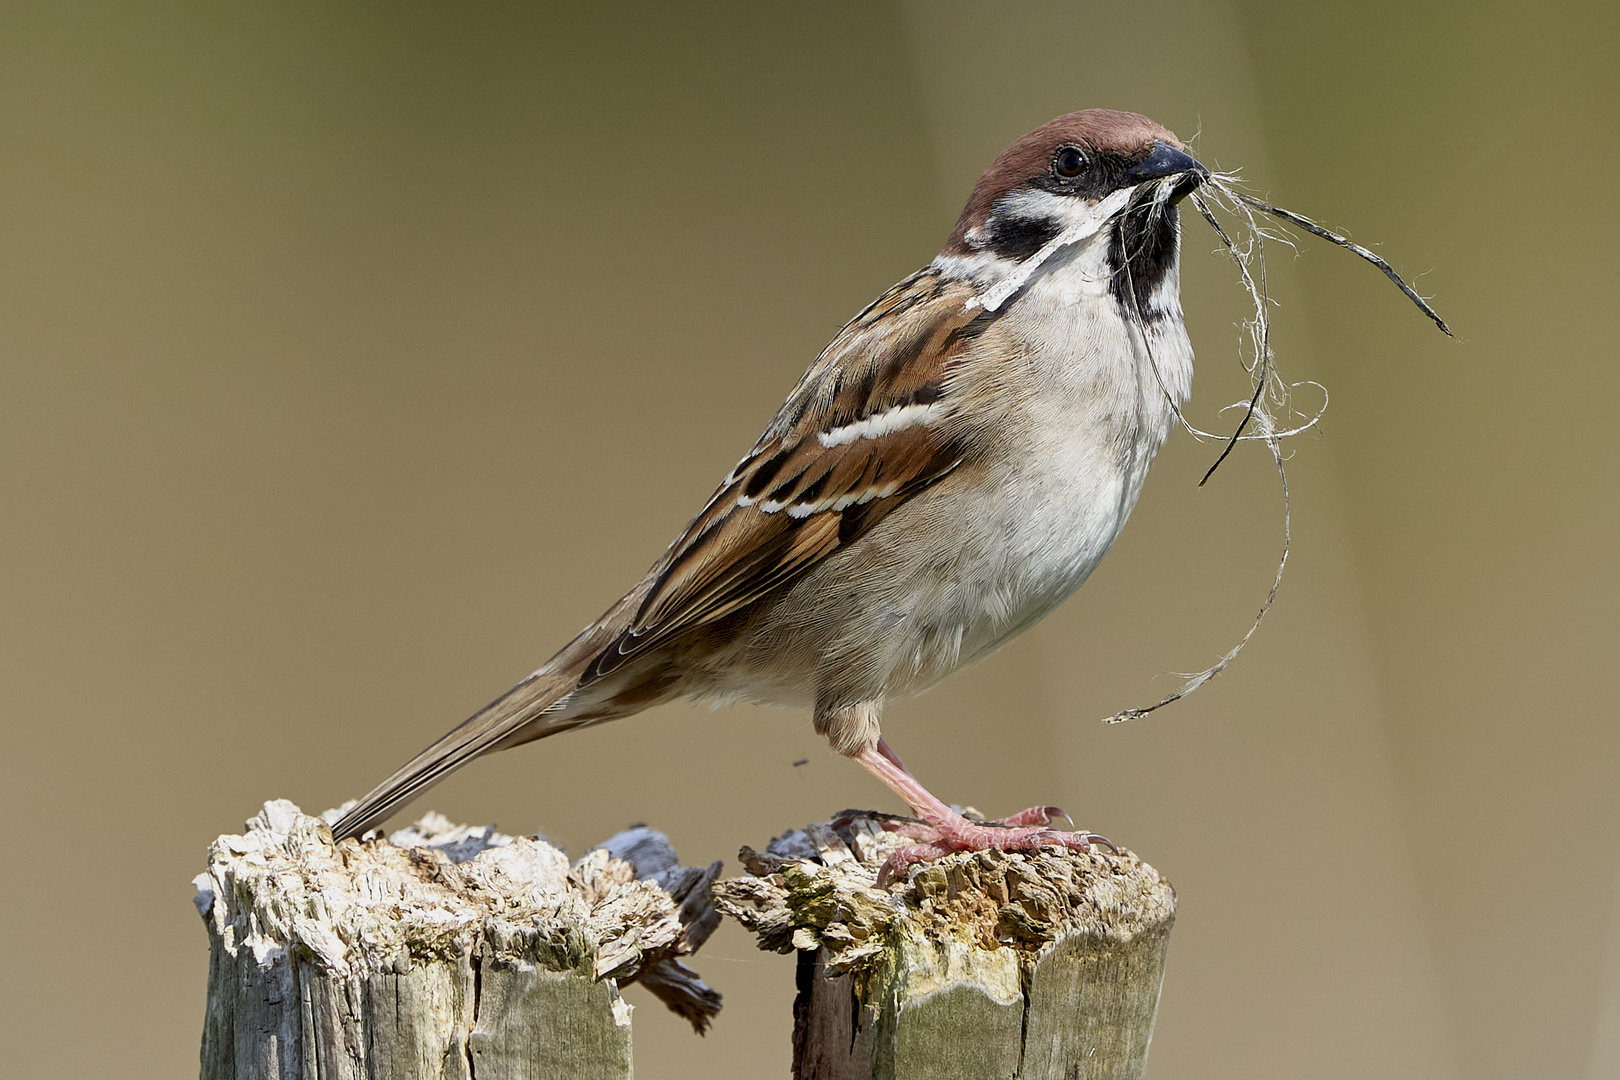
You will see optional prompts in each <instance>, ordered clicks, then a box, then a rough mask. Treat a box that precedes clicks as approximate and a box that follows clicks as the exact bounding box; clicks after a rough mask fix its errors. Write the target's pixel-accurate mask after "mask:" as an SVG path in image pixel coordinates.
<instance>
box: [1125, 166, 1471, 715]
mask: <svg viewBox="0 0 1620 1080" xmlns="http://www.w3.org/2000/svg"><path fill="white" fill-rule="evenodd" d="M1238 182H1239V181H1238V178H1237V176H1235V175H1233V174H1230V173H1212V174H1211V175H1210V177H1209V178H1208V180H1207V181H1206V182H1205V183H1204V184H1203V185H1202V186H1201V187H1200V188H1199V189H1198V190H1196V191H1194V192H1193V193H1192V194H1191V195H1190V196H1188V198H1189V201H1190V202H1191V203H1192V204H1193V206H1194V207H1195V208H1196V209H1197V210H1198V213H1199V215H1200V216H1201V217H1202V218H1203V219H1204V220H1205V221H1206V222H1208V223H1209V226H1210V228H1211V229H1213V230H1214V231H1215V235H1216V236H1217V237H1218V238H1219V239H1220V241H1221V245H1222V246H1223V247H1224V248H1225V249H1226V252H1227V254H1228V255H1229V256H1230V257H1231V259H1232V261H1233V263H1234V264H1235V265H1236V266H1237V268H1238V275H1239V277H1240V279H1241V280H1242V283H1243V287H1244V290H1245V291H1246V292H1248V294H1249V299H1250V301H1251V303H1253V305H1254V315H1253V317H1252V318H1250V319H1248V320H1246V321H1245V322H1244V325H1243V329H1244V334H1245V337H1246V338H1247V339H1248V348H1247V350H1243V349H1240V351H1239V361H1240V362H1241V363H1242V365H1243V369H1244V370H1245V371H1246V372H1248V373H1249V375H1250V378H1251V379H1252V380H1253V384H1254V390H1253V393H1252V394H1250V396H1249V398H1248V399H1247V400H1246V401H1240V402H1236V403H1234V404H1232V405H1229V406H1227V407H1226V408H1225V409H1223V410H1221V411H1222V412H1226V411H1229V410H1231V409H1236V408H1242V409H1243V416H1242V418H1241V419H1240V420H1239V421H1238V423H1237V427H1236V428H1234V429H1233V431H1232V433H1231V434H1230V435H1227V436H1221V435H1215V434H1213V433H1211V432H1207V431H1202V430H1200V429H1199V428H1196V427H1194V426H1193V425H1192V424H1191V423H1189V422H1188V421H1187V418H1186V417H1185V416H1184V415H1183V414H1182V412H1181V410H1180V408H1179V407H1177V406H1176V405H1175V404H1174V402H1172V405H1171V407H1172V409H1173V410H1174V412H1175V415H1176V419H1177V421H1179V422H1180V424H1181V426H1182V427H1184V428H1185V429H1186V430H1187V432H1188V433H1189V434H1191V435H1192V436H1193V437H1194V438H1198V439H1211V440H1214V439H1220V440H1222V441H1223V442H1224V443H1225V446H1224V447H1223V448H1222V449H1221V452H1220V454H1219V455H1218V456H1217V457H1216V459H1215V461H1214V463H1213V464H1211V465H1210V467H1209V469H1208V470H1207V471H1206V472H1205V473H1204V476H1203V478H1202V479H1201V480H1199V481H1198V484H1199V486H1200V487H1202V486H1203V485H1204V484H1206V483H1207V482H1208V481H1209V478H1210V477H1211V476H1213V475H1214V474H1215V470H1216V469H1218V468H1220V466H1221V463H1222V462H1224V461H1225V460H1226V459H1227V456H1228V455H1230V454H1231V452H1232V450H1233V449H1234V448H1235V447H1236V446H1237V444H1238V443H1240V442H1246V441H1251V440H1254V441H1259V442H1264V443H1265V444H1266V448H1267V449H1268V450H1270V451H1271V456H1272V460H1273V461H1274V462H1275V463H1276V466H1277V478H1278V481H1279V483H1280V486H1281V488H1282V502H1283V522H1282V525H1283V542H1282V554H1281V556H1280V557H1279V558H1278V560H1277V572H1276V574H1275V576H1274V577H1273V578H1272V582H1271V590H1270V591H1269V592H1268V593H1267V594H1266V598H1265V602H1264V603H1262V604H1261V605H1260V610H1259V611H1258V612H1257V613H1256V614H1255V617H1254V621H1253V622H1252V623H1250V624H1249V629H1248V631H1247V632H1246V633H1244V635H1243V637H1242V638H1241V639H1240V640H1239V641H1238V643H1237V644H1236V645H1234V646H1233V647H1232V648H1231V649H1230V650H1229V651H1228V652H1227V653H1226V654H1225V655H1224V656H1222V657H1221V658H1220V659H1219V660H1217V661H1216V662H1215V663H1214V664H1212V665H1211V666H1209V667H1208V668H1205V669H1204V670H1203V671H1200V672H1198V673H1196V674H1187V673H1183V674H1182V676H1181V677H1182V678H1183V679H1185V680H1186V681H1185V682H1183V683H1182V685H1181V687H1180V688H1179V689H1177V690H1176V691H1175V693H1173V694H1170V695H1169V696H1168V697H1165V698H1163V699H1162V700H1160V701H1157V702H1155V703H1154V704H1152V705H1147V706H1143V707H1140V708H1134V709H1124V710H1122V711H1120V712H1117V713H1115V714H1114V715H1112V716H1110V717H1108V718H1107V719H1106V720H1104V723H1109V724H1117V723H1122V722H1124V721H1126V720H1136V719H1139V718H1140V717H1143V716H1146V715H1147V714H1148V713H1150V712H1154V711H1155V710H1157V709H1162V708H1164V707H1165V706H1166V705H1169V704H1170V703H1171V702H1173V701H1179V700H1180V699H1182V698H1184V697H1186V696H1187V695H1188V694H1190V693H1192V692H1193V691H1194V690H1196V689H1198V688H1199V687H1200V686H1202V685H1204V684H1205V683H1207V682H1209V681H1210V680H1211V679H1213V678H1214V677H1215V676H1217V675H1219V674H1220V673H1221V672H1222V671H1224V670H1226V667H1227V665H1229V664H1230V663H1231V662H1232V661H1233V660H1234V659H1235V658H1236V657H1237V654H1238V653H1239V652H1241V651H1242V650H1243V647H1244V646H1245V645H1247V644H1248V643H1249V640H1250V639H1251V638H1252V637H1254V634H1255V631H1256V630H1258V629H1259V628H1260V623H1261V622H1262V621H1263V620H1264V619H1265V617H1266V613H1267V612H1269V611H1270V610H1271V607H1272V605H1273V604H1274V603H1276V600H1277V592H1278V590H1279V589H1280V588H1281V587H1282V578H1283V571H1284V570H1285V569H1286V568H1287V566H1288V553H1289V545H1290V542H1291V538H1292V529H1291V526H1292V521H1291V516H1290V506H1289V495H1288V470H1287V468H1286V466H1285V461H1286V456H1285V455H1284V454H1283V450H1282V444H1281V440H1282V439H1285V438H1287V437H1289V436H1291V435H1298V434H1300V433H1301V432H1304V431H1307V430H1309V429H1310V428H1312V427H1315V426H1316V424H1317V422H1318V421H1319V420H1320V419H1321V418H1322V414H1323V413H1324V412H1325V411H1326V410H1327V403H1328V394H1327V389H1326V388H1325V387H1323V386H1322V385H1321V384H1320V383H1315V382H1309V381H1306V382H1298V383H1292V384H1289V383H1285V382H1283V380H1282V379H1281V378H1280V377H1279V376H1278V374H1277V369H1276V363H1275V359H1276V358H1275V355H1274V354H1273V352H1272V349H1271V320H1270V307H1271V304H1272V300H1271V298H1270V295H1269V294H1268V292H1267V289H1266V261H1265V243H1266V241H1267V240H1275V241H1277V242H1279V243H1284V244H1288V245H1289V246H1290V247H1292V246H1293V242H1292V241H1291V240H1290V239H1289V238H1288V236H1287V235H1286V234H1282V233H1273V232H1269V231H1267V230H1266V228H1265V227H1264V226H1263V225H1262V223H1261V222H1260V221H1259V220H1258V219H1257V218H1256V217H1255V212H1256V211H1259V212H1260V213H1262V214H1266V215H1269V216H1271V217H1274V218H1278V219H1281V220H1283V221H1286V222H1288V223H1290V224H1293V225H1297V226H1299V227H1300V228H1302V229H1304V230H1305V231H1307V232H1309V233H1312V234H1313V235H1316V236H1320V237H1322V238H1323V239H1325V240H1328V241H1329V242H1331V243H1334V244H1337V245H1338V246H1339V247H1342V248H1345V249H1346V250H1348V251H1351V252H1353V253H1355V254H1356V255H1358V256H1360V257H1361V258H1363V259H1365V260H1367V261H1368V262H1370V263H1372V264H1373V265H1374V266H1376V267H1378V269H1379V270H1381V271H1383V273H1384V275H1385V276H1386V277H1388V278H1389V279H1390V280H1391V281H1393V282H1394V283H1395V284H1396V286H1397V287H1399V288H1400V290H1401V292H1403V293H1404V294H1405V295H1406V297H1407V298H1408V299H1409V300H1411V301H1412V303H1414V304H1416V305H1417V307H1418V309H1419V310H1420V311H1422V312H1423V313H1424V314H1425V315H1427V316H1428V317H1429V318H1430V319H1432V320H1434V324H1435V325H1436V326H1438V327H1439V328H1440V329H1441V330H1443V331H1445V333H1446V334H1447V336H1450V335H1451V330H1450V328H1449V327H1447V326H1446V324H1445V322H1444V320H1442V319H1441V318H1440V316H1439V315H1438V314H1437V313H1436V312H1435V310H1434V309H1433V308H1432V307H1430V306H1429V304H1428V302H1427V301H1426V300H1425V299H1424V298H1423V297H1421V296H1419V295H1418V294H1417V292H1416V291H1415V290H1414V289H1413V288H1412V287H1411V286H1410V285H1408V284H1407V283H1406V282H1405V281H1404V280H1403V279H1402V278H1401V276H1400V275H1399V274H1397V273H1396V272H1395V270H1394V269H1393V268H1392V267H1391V266H1390V265H1389V263H1387V262H1385V261H1384V260H1383V259H1381V258H1379V257H1378V256H1377V255H1375V254H1373V253H1372V252H1371V251H1368V250H1367V249H1366V248H1364V247H1362V246H1361V245H1360V244H1356V243H1353V242H1352V241H1351V240H1350V239H1349V238H1347V237H1345V236H1342V235H1340V234H1339V233H1336V232H1333V231H1332V230H1330V229H1327V228H1324V227H1323V226H1321V225H1318V224H1317V223H1316V222H1314V221H1312V220H1310V219H1309V218H1307V217H1305V216H1303V215H1301V214H1296V213H1294V212H1293V211H1291V210H1284V209H1282V208H1280V207H1276V206H1272V205H1270V204H1269V203H1266V202H1263V201H1261V200H1260V199H1257V198H1255V197H1254V196H1252V195H1248V194H1246V193H1244V192H1242V191H1239V190H1237V187H1236V185H1237V183H1238ZM1174 184H1175V180H1174V179H1169V180H1165V181H1161V182H1160V183H1159V184H1158V185H1156V187H1155V189H1154V190H1153V191H1152V192H1151V193H1150V198H1149V199H1148V200H1146V201H1145V203H1144V207H1143V210H1133V211H1132V212H1144V210H1145V212H1146V213H1148V214H1150V215H1153V216H1154V217H1157V216H1158V215H1160V214H1162V213H1163V212H1164V209H1165V207H1166V206H1167V205H1168V200H1169V198H1170V195H1171V193H1172V191H1173V188H1174ZM1216 207H1219V208H1220V209H1222V210H1225V211H1227V212H1229V213H1231V214H1233V215H1234V216H1236V218H1237V219H1238V222H1239V224H1240V225H1241V226H1242V227H1243V232H1244V240H1243V242H1241V243H1240V242H1239V241H1238V240H1236V239H1234V238H1233V236H1232V234H1231V232H1229V231H1228V230H1227V229H1226V228H1225V227H1224V226H1223V225H1222V224H1221V221H1220V219H1219V218H1218V217H1216V215H1215V209H1216ZM1124 272H1125V274H1126V275H1127V278H1128V277H1129V275H1130V272H1131V271H1130V259H1129V258H1127V260H1126V263H1125V269H1124ZM1125 294H1126V295H1127V296H1128V297H1131V298H1132V300H1131V304H1132V314H1133V316H1134V317H1135V318H1136V319H1137V321H1138V324H1139V325H1140V326H1142V329H1143V340H1144V342H1145V341H1146V340H1147V337H1148V335H1147V333H1146V323H1145V322H1144V321H1143V320H1142V316H1141V312H1140V311H1137V310H1135V301H1134V297H1135V289H1134V288H1127V289H1126V290H1125ZM1251 353H1252V359H1251V358H1250V355H1249V354H1251ZM1149 359H1150V361H1152V363H1153V367H1154V371H1155V374H1157V373H1158V364H1157V361H1156V360H1154V359H1153V357H1152V350H1151V348H1150V349H1149ZM1161 384H1162V380H1161ZM1300 386H1313V387H1315V388H1317V389H1318V390H1321V392H1322V402H1321V405H1320V406H1318V408H1317V409H1316V411H1315V412H1313V413H1311V414H1309V415H1305V414H1301V413H1298V412H1295V411H1294V410H1293V408H1292V407H1291V405H1290V394H1289V392H1290V391H1291V390H1293V389H1297V388H1298V387H1300ZM1166 396H1167V397H1168V396H1169V394H1168V391H1167V392H1166ZM1273 409H1277V410H1279V411H1280V412H1282V413H1283V414H1284V415H1287V416H1289V417H1290V418H1291V419H1297V420H1298V421H1299V422H1298V423H1294V424H1292V425H1290V426H1287V427H1283V426H1281V425H1279V424H1278V423H1277V418H1276V415H1274V414H1273V411H1272V410H1273ZM1251 424H1252V425H1253V426H1254V427H1255V428H1257V429H1258V430H1257V431H1255V432H1254V433H1250V432H1249V430H1248V429H1249V427H1250V425H1251Z"/></svg>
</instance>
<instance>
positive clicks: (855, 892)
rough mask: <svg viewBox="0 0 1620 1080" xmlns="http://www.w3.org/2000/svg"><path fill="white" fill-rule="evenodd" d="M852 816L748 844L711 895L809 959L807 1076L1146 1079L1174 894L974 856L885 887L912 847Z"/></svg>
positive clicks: (1106, 856) (1133, 882)
mask: <svg viewBox="0 0 1620 1080" xmlns="http://www.w3.org/2000/svg"><path fill="white" fill-rule="evenodd" d="M893 824H894V821H893V819H887V818H884V817H883V816H881V815H874V814H859V813H855V812H846V813H844V814H842V815H840V816H839V817H838V818H837V819H835V821H834V822H832V823H824V824H820V825H811V826H808V827H806V828H805V829H802V830H793V831H792V832H789V833H787V834H784V835H783V836H781V837H778V838H777V839H776V840H774V841H772V842H771V844H770V846H769V847H767V849H766V850H765V851H764V852H756V851H753V850H751V849H749V848H744V849H743V852H742V861H743V865H744V866H745V867H747V868H748V870H749V871H750V876H749V877H745V878H737V879H732V880H730V881H722V882H719V883H717V884H716V886H715V894H716V901H717V904H718V906H719V907H720V909H721V910H722V912H723V913H725V914H727V915H730V916H732V917H734V918H737V919H738V920H739V921H740V922H742V923H743V925H744V926H746V927H747V928H748V929H750V930H752V931H753V932H754V933H755V934H756V936H757V938H758V941H759V945H760V948H762V949H767V950H771V951H776V952H792V951H794V950H795V949H796V950H798V953H799V967H798V996H797V998H796V1000H795V1002H794V1043H793V1068H794V1072H793V1075H794V1076H795V1077H796V1078H797V1080H812V1078H813V1080H911V1078H917V1080H922V1078H934V1077H945V1076H948V1077H952V1078H953V1080H957V1078H960V1080H973V1078H979V1077H983V1078H985V1080H1009V1078H1022V1080H1127V1078H1128V1080H1138V1078H1140V1077H1141V1075H1142V1072H1143V1069H1144V1068H1145V1067H1146V1063H1147V1052H1148V1044H1149V1042H1150V1041H1151V1039H1152V1035H1153V1021H1154V1016H1155V1013H1156V1011H1157V1007H1158V999H1159V988H1160V986H1161V984H1162V982H1163V979H1164V962H1165V954H1166V950H1167V949H1168V946H1169V935H1170V927H1171V924H1172V922H1173V920H1174V917H1175V892H1174V890H1173V889H1171V887H1170V884H1169V883H1168V882H1167V881H1165V880H1164V879H1162V878H1161V877H1159V875H1158V873H1157V872H1156V871H1155V870H1154V869H1153V868H1152V867H1151V866H1148V865H1147V864H1146V863H1144V862H1142V861H1141V860H1140V859H1138V858H1137V857H1136V856H1135V855H1134V854H1132V853H1131V852H1128V851H1118V852H1114V851H1109V850H1107V849H1106V848H1094V849H1093V850H1092V851H1090V852H1087V853H1078V852H1071V851H1065V850H1061V849H1056V848H1050V849H1043V850H1041V851H1039V852H1034V853H1029V854H1016V853H1003V852H964V853H960V854H957V855H952V856H949V857H947V858H944V859H940V860H938V861H936V862H932V863H927V864H923V865H920V866H916V867H913V868H912V869H911V872H910V873H909V874H908V875H907V877H906V880H904V881H901V882H895V883H893V884H891V885H890V886H889V887H887V888H878V887H877V871H878V869H879V867H880V866H881V865H882V864H883V861H884V859H885V858H887V856H888V855H889V854H890V853H892V852H893V851H894V850H896V849H897V848H898V847H901V846H903V845H905V844H906V843H908V842H909V841H908V840H907V839H906V838H905V837H904V836H903V835H900V834H899V833H897V832H894V831H890V830H889V829H886V828H885V826H890V827H891V828H892V826H893Z"/></svg>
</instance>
